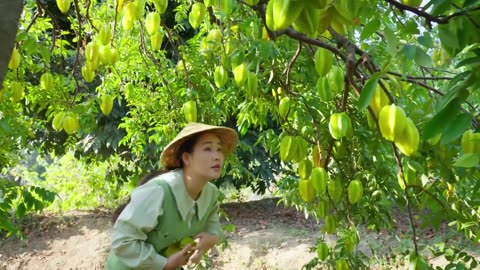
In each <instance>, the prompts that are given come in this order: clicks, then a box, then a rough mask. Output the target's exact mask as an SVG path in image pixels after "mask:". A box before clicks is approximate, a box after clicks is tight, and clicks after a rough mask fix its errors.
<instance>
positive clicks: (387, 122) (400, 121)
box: [378, 104, 407, 142]
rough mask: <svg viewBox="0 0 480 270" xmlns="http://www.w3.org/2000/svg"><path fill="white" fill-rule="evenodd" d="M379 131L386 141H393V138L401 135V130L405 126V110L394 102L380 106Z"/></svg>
mask: <svg viewBox="0 0 480 270" xmlns="http://www.w3.org/2000/svg"><path fill="white" fill-rule="evenodd" d="M378 124H379V126H380V132H381V133H382V136H383V137H384V138H385V139H386V140H387V141H392V142H393V141H395V138H400V137H401V136H403V131H404V129H405V128H406V126H407V116H406V115H405V111H404V110H403V109H402V108H401V107H398V106H396V105H395V104H391V105H387V106H384V107H383V108H382V110H381V111H380V114H379V117H378Z"/></svg>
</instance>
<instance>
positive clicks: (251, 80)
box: [244, 71, 258, 97]
mask: <svg viewBox="0 0 480 270" xmlns="http://www.w3.org/2000/svg"><path fill="white" fill-rule="evenodd" d="M244 89H245V92H246V96H247V97H255V96H257V90H258V79H257V75H256V74H255V73H253V72H250V71H249V72H247V83H246V84H245V85H244Z"/></svg>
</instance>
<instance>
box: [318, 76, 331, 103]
mask: <svg viewBox="0 0 480 270" xmlns="http://www.w3.org/2000/svg"><path fill="white" fill-rule="evenodd" d="M316 88H317V94H318V96H319V97H320V99H321V100H323V101H325V102H329V101H331V100H332V99H333V96H334V95H335V93H333V91H332V90H331V89H330V85H329V83H328V79H327V77H320V78H318V80H317V87H316Z"/></svg>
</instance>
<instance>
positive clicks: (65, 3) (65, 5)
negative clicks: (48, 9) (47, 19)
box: [56, 0, 71, 14]
mask: <svg viewBox="0 0 480 270" xmlns="http://www.w3.org/2000/svg"><path fill="white" fill-rule="evenodd" d="M56 2H57V6H58V9H60V11H61V12H62V13H63V14H65V13H67V11H68V10H69V9H70V4H71V0H56Z"/></svg>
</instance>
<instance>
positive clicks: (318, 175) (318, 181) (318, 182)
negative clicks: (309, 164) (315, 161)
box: [310, 167, 328, 194]
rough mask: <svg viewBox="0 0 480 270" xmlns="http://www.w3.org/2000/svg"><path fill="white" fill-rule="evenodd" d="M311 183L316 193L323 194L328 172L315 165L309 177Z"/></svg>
mask: <svg viewBox="0 0 480 270" xmlns="http://www.w3.org/2000/svg"><path fill="white" fill-rule="evenodd" d="M310 179H311V180H312V185H313V188H314V189H315V191H316V192H317V193H318V194H325V192H326V191H327V183H328V174H327V171H326V170H325V169H324V168H321V167H315V168H313V169H312V173H311V177H310Z"/></svg>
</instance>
